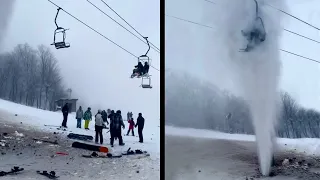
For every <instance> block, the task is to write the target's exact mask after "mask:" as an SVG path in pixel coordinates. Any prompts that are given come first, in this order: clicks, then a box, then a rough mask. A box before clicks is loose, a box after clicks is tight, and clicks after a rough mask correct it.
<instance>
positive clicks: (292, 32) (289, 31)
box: [165, 14, 320, 44]
mask: <svg viewBox="0 0 320 180" xmlns="http://www.w3.org/2000/svg"><path fill="white" fill-rule="evenodd" d="M165 16H168V17H171V18H174V19H177V20H181V21H185V22H188V23H192V24H196V25H199V26H202V27H206V28H210V29H215V28H214V27H212V26H208V25H204V24H201V23H198V22H194V21H190V20H187V19H182V18H179V17H175V16H171V15H167V14H165ZM283 30H284V31H286V32H288V33H291V34H294V35H297V36H300V37H302V38H305V39H308V40H310V41H313V42H316V43H318V44H320V41H317V40H314V39H312V38H309V37H307V36H304V35H301V34H299V33H296V32H294V31H291V30H288V29H286V28H283Z"/></svg>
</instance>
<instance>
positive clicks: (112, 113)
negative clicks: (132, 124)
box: [108, 110, 115, 142]
mask: <svg viewBox="0 0 320 180" xmlns="http://www.w3.org/2000/svg"><path fill="white" fill-rule="evenodd" d="M114 115H115V113H114V110H111V111H110V114H109V115H108V118H109V120H110V142H111V137H112V133H113V131H111V129H112V127H113V124H112V123H113V119H114Z"/></svg>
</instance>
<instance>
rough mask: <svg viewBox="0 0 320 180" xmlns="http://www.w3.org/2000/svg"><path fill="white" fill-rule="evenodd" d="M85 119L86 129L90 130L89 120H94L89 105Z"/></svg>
mask: <svg viewBox="0 0 320 180" xmlns="http://www.w3.org/2000/svg"><path fill="white" fill-rule="evenodd" d="M83 119H84V129H86V130H89V122H90V121H91V120H92V113H91V108H90V107H88V109H87V110H86V112H85V113H84V115H83Z"/></svg>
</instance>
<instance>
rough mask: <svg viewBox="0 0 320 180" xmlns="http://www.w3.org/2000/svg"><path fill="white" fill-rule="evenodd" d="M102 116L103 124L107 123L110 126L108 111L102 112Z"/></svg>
mask: <svg viewBox="0 0 320 180" xmlns="http://www.w3.org/2000/svg"><path fill="white" fill-rule="evenodd" d="M101 116H102V119H103V122H107V124H109V122H108V114H107V112H106V111H102V113H101Z"/></svg>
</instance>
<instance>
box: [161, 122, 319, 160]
mask: <svg viewBox="0 0 320 180" xmlns="http://www.w3.org/2000/svg"><path fill="white" fill-rule="evenodd" d="M165 128H166V129H165V131H166V134H168V135H173V136H183V137H194V138H203V139H222V140H234V141H249V142H252V141H255V136H253V135H244V134H228V133H222V132H217V131H211V130H202V129H192V128H177V127H173V126H166V127H165ZM277 142H278V148H279V150H289V151H291V150H294V151H295V152H300V153H304V154H306V155H320V139H316V138H301V139H287V138H278V139H277Z"/></svg>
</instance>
